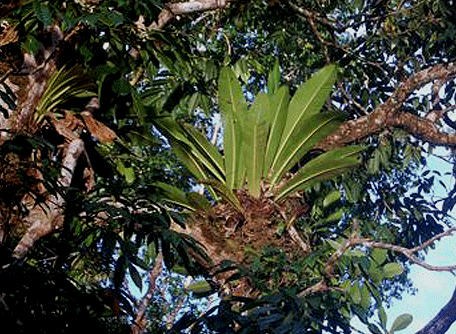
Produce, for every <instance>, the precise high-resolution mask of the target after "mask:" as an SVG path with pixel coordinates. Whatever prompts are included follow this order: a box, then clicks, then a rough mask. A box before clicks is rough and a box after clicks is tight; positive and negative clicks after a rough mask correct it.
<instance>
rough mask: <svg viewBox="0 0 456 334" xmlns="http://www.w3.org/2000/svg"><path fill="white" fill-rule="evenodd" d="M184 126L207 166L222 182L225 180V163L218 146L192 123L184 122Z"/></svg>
mask: <svg viewBox="0 0 456 334" xmlns="http://www.w3.org/2000/svg"><path fill="white" fill-rule="evenodd" d="M183 128H184V129H185V131H186V132H187V134H188V136H189V137H190V139H191V140H192V141H193V144H194V146H195V149H196V151H198V153H199V154H198V156H199V157H200V159H201V160H202V162H203V163H204V165H205V166H206V168H207V169H208V170H209V171H210V172H211V173H212V174H213V175H214V176H215V177H216V178H217V179H218V180H219V181H221V182H224V181H225V165H224V161H223V157H222V155H221V154H220V152H219V151H218V149H217V147H215V146H214V145H212V144H211V143H210V142H209V140H208V139H207V138H206V136H204V134H202V133H201V132H200V131H198V130H197V129H195V128H194V127H193V126H192V125H190V124H183Z"/></svg>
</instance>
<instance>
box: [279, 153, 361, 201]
mask: <svg viewBox="0 0 456 334" xmlns="http://www.w3.org/2000/svg"><path fill="white" fill-rule="evenodd" d="M362 150H364V147H361V146H348V147H342V148H339V149H335V150H332V151H329V152H326V153H323V154H321V155H319V156H318V157H316V158H315V159H312V160H311V161H309V162H308V163H307V164H305V165H304V167H302V168H301V169H300V170H299V171H298V172H297V173H296V174H295V175H294V176H293V177H292V178H291V179H290V181H289V182H288V183H286V184H285V185H284V186H283V187H282V188H281V189H280V190H279V191H278V193H277V197H276V199H277V200H280V199H282V198H283V197H285V196H287V195H289V194H290V193H294V192H296V191H298V190H302V189H306V188H309V187H310V186H312V185H313V184H315V182H317V181H321V180H325V179H329V178H331V177H334V176H335V175H339V174H341V173H342V172H344V171H346V170H347V169H349V168H352V167H354V166H356V165H358V164H359V162H360V158H359V153H360V152H361V151H362Z"/></svg>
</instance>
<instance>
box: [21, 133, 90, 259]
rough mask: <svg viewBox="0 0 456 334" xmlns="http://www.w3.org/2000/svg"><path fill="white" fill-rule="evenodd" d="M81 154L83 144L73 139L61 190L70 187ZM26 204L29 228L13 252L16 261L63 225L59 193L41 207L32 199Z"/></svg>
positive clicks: (62, 175) (61, 201) (62, 200)
mask: <svg viewBox="0 0 456 334" xmlns="http://www.w3.org/2000/svg"><path fill="white" fill-rule="evenodd" d="M83 152H84V142H83V141H82V140H81V139H75V140H74V141H72V142H71V143H70V145H69V146H68V150H67V153H66V156H65V158H64V159H63V162H62V172H61V176H60V178H59V185H60V187H61V188H62V189H66V188H68V187H69V186H70V184H71V181H72V179H73V172H74V170H75V168H76V164H77V162H78V159H79V157H80V156H81V154H82V153H83ZM28 204H29V206H30V207H31V210H30V213H29V215H28V216H27V218H26V219H25V220H26V221H27V222H28V223H29V224H30V227H29V228H28V229H27V231H26V232H25V234H24V235H23V236H22V238H21V240H20V241H19V243H18V244H17V245H16V247H15V249H14V251H13V257H15V258H17V259H21V258H23V257H24V256H25V255H26V254H27V252H28V251H29V250H30V249H31V248H32V247H33V245H34V244H35V242H36V241H37V240H39V239H40V238H42V237H43V236H46V235H48V234H49V233H51V232H52V231H54V230H56V229H58V228H60V227H61V226H62V224H63V210H64V204H65V201H64V198H63V196H62V195H61V194H60V193H58V192H57V193H56V194H55V195H51V196H49V197H48V198H47V200H46V201H45V202H44V203H42V204H41V205H36V203H34V200H33V199H29V203H28Z"/></svg>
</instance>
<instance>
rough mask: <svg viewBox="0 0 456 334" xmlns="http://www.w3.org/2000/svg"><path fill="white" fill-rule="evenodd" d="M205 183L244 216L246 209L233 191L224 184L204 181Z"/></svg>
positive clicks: (208, 180)
mask: <svg viewBox="0 0 456 334" xmlns="http://www.w3.org/2000/svg"><path fill="white" fill-rule="evenodd" d="M203 183H204V184H207V185H209V186H211V187H212V188H213V189H214V191H215V192H216V193H217V194H218V195H220V197H222V198H223V199H224V200H225V201H227V202H229V203H231V205H232V206H233V207H234V208H236V210H237V211H238V212H240V213H242V214H244V208H243V207H242V205H241V202H239V199H238V198H237V196H236V194H235V193H234V192H233V190H232V189H229V188H228V187H227V186H226V185H225V184H224V183H222V182H218V181H216V180H210V179H207V180H204V181H203Z"/></svg>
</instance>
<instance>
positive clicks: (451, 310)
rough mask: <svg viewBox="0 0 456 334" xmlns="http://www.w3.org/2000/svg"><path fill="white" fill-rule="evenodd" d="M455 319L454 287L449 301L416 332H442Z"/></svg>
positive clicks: (426, 333)
mask: <svg viewBox="0 0 456 334" xmlns="http://www.w3.org/2000/svg"><path fill="white" fill-rule="evenodd" d="M455 320H456V289H455V291H454V292H453V296H452V297H451V299H450V301H449V302H448V303H447V304H446V305H445V306H444V307H443V308H442V309H441V310H440V312H439V313H438V314H437V315H436V316H435V317H434V318H433V319H432V320H431V321H430V322H429V323H428V324H427V325H426V326H424V327H423V328H422V329H421V330H419V331H418V332H416V334H444V333H446V331H447V330H448V329H449V328H450V327H451V325H452V324H453V323H454V322H455Z"/></svg>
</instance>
